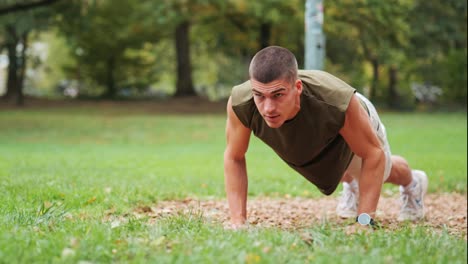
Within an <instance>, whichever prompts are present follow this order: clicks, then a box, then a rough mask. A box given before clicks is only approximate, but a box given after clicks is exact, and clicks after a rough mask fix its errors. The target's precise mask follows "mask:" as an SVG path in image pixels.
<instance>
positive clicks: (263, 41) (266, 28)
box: [260, 23, 271, 49]
mask: <svg viewBox="0 0 468 264" xmlns="http://www.w3.org/2000/svg"><path fill="white" fill-rule="evenodd" d="M270 36H271V24H270V23H262V24H261V25H260V49H263V48H266V47H268V46H270Z"/></svg>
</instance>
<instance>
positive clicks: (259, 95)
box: [254, 94, 263, 98]
mask: <svg viewBox="0 0 468 264" xmlns="http://www.w3.org/2000/svg"><path fill="white" fill-rule="evenodd" d="M254 96H255V97H258V98H262V97H263V95H262V94H254Z"/></svg>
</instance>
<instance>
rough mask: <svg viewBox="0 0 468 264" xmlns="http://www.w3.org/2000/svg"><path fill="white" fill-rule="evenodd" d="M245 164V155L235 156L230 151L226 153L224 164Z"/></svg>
mask: <svg viewBox="0 0 468 264" xmlns="http://www.w3.org/2000/svg"><path fill="white" fill-rule="evenodd" d="M244 162H245V154H235V153H233V152H232V151H230V150H229V149H226V150H225V151H224V164H225V165H226V164H228V163H230V164H232V163H244Z"/></svg>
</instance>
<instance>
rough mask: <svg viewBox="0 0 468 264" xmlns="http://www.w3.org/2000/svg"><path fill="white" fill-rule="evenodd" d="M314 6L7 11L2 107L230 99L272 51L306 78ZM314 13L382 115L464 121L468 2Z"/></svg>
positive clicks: (100, 0)
mask: <svg viewBox="0 0 468 264" xmlns="http://www.w3.org/2000/svg"><path fill="white" fill-rule="evenodd" d="M306 2H308V1H307V0H288V1H285V0H262V1H249V0H152V1H149V0H16V1H15V0H0V96H1V97H2V98H3V99H2V100H1V102H0V103H5V102H6V103H8V104H18V105H22V104H27V102H28V98H35V99H37V98H39V99H44V100H52V99H53V100H63V99H67V100H88V99H93V100H109V99H118V100H135V99H158V100H165V99H168V98H174V97H188V96H191V97H199V98H204V99H208V100H210V101H218V100H225V99H226V98H227V97H228V96H229V94H230V89H231V88H232V86H234V85H236V84H239V83H241V82H243V81H245V80H246V79H247V78H248V73H247V69H248V64H249V61H250V59H251V58H252V56H253V55H254V54H255V53H256V52H257V51H258V50H260V49H262V48H264V47H266V46H269V45H280V46H283V47H286V48H288V49H290V50H291V51H292V52H293V53H294V54H295V55H296V57H297V59H298V63H299V65H300V66H299V67H300V68H304V67H305V66H304V65H305V63H306V62H305V54H306V49H307V47H306V20H307V17H306ZM309 4H310V3H309ZM314 4H315V5H317V4H320V6H315V7H316V8H318V9H319V12H321V13H320V15H321V17H320V25H319V27H320V33H321V34H323V37H324V39H325V40H326V41H323V43H324V46H325V47H323V51H325V52H324V58H323V70H326V71H328V72H330V73H332V74H334V75H336V76H338V77H339V78H341V79H343V80H345V81H346V82H348V83H349V84H351V85H352V86H354V87H355V88H356V89H358V91H360V92H362V93H364V94H365V95H367V96H368V97H369V98H370V99H371V100H373V101H375V102H376V103H377V104H378V105H379V106H383V107H388V108H394V109H410V110H411V109H419V108H423V109H433V108H448V109H465V110H466V105H467V77H466V76H467V2H466V1H464V0H445V1H442V0H391V1H378V0H324V1H315V2H314ZM309 11H310V10H309ZM308 30H310V28H308Z"/></svg>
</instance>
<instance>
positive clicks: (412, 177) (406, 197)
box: [385, 156, 428, 221]
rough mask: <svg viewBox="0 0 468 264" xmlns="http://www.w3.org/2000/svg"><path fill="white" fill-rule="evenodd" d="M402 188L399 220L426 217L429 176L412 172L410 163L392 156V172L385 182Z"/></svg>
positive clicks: (418, 171)
mask: <svg viewBox="0 0 468 264" xmlns="http://www.w3.org/2000/svg"><path fill="white" fill-rule="evenodd" d="M385 182H388V183H393V184H396V185H399V186H400V194H401V201H402V206H401V211H400V215H399V217H398V220H400V221H405V220H411V221H413V220H419V219H421V218H423V217H424V200H423V199H424V195H425V194H426V191H427V184H428V180H427V175H426V173H425V172H423V171H420V170H411V169H410V167H409V166H408V162H407V161H406V160H405V159H404V158H403V157H400V156H392V170H391V171H390V176H389V177H388V179H387V180H386V181H385Z"/></svg>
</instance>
